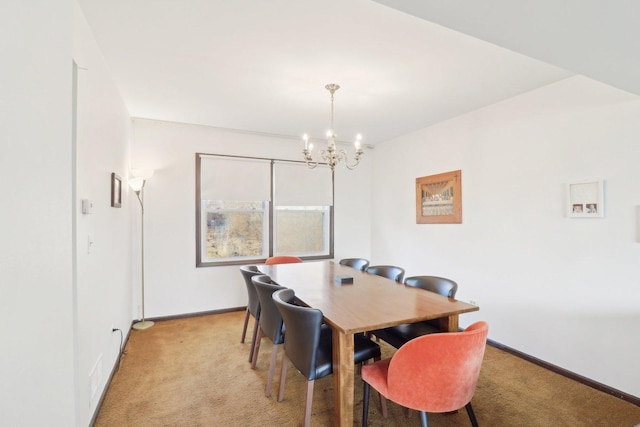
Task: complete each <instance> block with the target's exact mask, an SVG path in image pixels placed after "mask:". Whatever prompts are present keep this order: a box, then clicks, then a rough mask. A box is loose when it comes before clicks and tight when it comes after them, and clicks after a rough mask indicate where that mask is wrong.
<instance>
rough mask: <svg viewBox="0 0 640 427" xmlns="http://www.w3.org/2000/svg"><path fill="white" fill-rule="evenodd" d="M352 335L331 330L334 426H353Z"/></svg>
mask: <svg viewBox="0 0 640 427" xmlns="http://www.w3.org/2000/svg"><path fill="white" fill-rule="evenodd" d="M353 365H354V362H353V334H345V333H344V332H340V331H337V330H335V329H334V330H333V396H334V397H333V399H334V408H335V412H334V418H333V420H334V422H333V424H334V425H335V426H349V427H352V426H353V391H354V383H353V381H354V373H353V371H354V367H353Z"/></svg>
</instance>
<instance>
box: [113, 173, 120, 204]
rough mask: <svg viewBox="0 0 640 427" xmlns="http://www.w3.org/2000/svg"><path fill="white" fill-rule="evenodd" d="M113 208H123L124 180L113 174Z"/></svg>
mask: <svg viewBox="0 0 640 427" xmlns="http://www.w3.org/2000/svg"><path fill="white" fill-rule="evenodd" d="M111 207H112V208H119V207H122V178H120V177H119V176H118V175H116V174H115V173H111Z"/></svg>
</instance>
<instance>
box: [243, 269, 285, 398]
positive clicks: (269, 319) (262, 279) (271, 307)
mask: <svg viewBox="0 0 640 427" xmlns="http://www.w3.org/2000/svg"><path fill="white" fill-rule="evenodd" d="M251 281H252V282H253V285H254V286H255V287H256V292H257V293H258V299H259V300H260V320H259V323H260V328H258V334H257V336H256V340H255V344H254V346H253V360H252V361H251V367H252V368H255V367H256V363H257V361H258V353H259V351H260V341H261V340H262V336H266V337H267V338H269V339H270V340H271V342H273V351H272V352H271V363H270V364H269V374H268V375H267V385H266V387H265V390H264V395H265V396H267V397H269V396H271V385H272V384H273V374H274V372H275V370H276V360H277V358H278V350H279V349H280V347H281V346H282V344H283V343H284V323H283V322H282V316H281V315H280V311H279V310H278V308H277V307H276V305H275V303H274V302H273V298H271V295H272V294H273V293H274V292H275V291H278V290H280V289H286V288H285V287H283V286H280V285H278V284H277V283H274V282H273V281H272V280H271V278H269V276H267V275H260V276H253V277H252V278H251Z"/></svg>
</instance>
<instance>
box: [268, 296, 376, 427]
mask: <svg viewBox="0 0 640 427" xmlns="http://www.w3.org/2000/svg"><path fill="white" fill-rule="evenodd" d="M273 301H274V302H275V304H276V306H277V307H278V310H280V314H282V318H283V320H284V326H285V330H286V337H285V340H284V351H285V354H284V356H283V357H282V369H281V371H280V390H279V392H278V401H282V399H283V398H284V385H285V378H286V376H287V361H288V360H290V361H291V363H292V364H293V366H295V367H296V369H297V370H298V371H299V372H300V373H301V374H302V375H304V376H305V378H306V379H307V397H306V405H305V412H304V413H305V415H304V425H305V426H309V425H310V424H311V404H312V402H313V384H314V381H315V380H316V379H318V378H322V377H325V376H327V375H329V374H331V373H333V354H332V333H331V328H330V327H328V326H327V325H323V324H322V319H323V315H322V312H321V311H320V310H318V309H314V308H309V307H302V306H299V305H296V304H295V293H294V291H293V290H292V289H283V290H279V291H276V292H274V293H273ZM353 352H354V357H353V358H354V361H355V363H363V362H365V361H367V360H369V359H374V360H380V358H381V352H380V346H379V345H378V344H376V343H374V342H373V341H371V340H369V339H367V338H365V337H364V336H362V335H355V336H354V351H353Z"/></svg>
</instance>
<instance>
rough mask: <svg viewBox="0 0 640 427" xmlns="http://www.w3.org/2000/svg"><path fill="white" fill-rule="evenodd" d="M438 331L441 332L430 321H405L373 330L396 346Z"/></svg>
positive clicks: (377, 335)
mask: <svg viewBox="0 0 640 427" xmlns="http://www.w3.org/2000/svg"><path fill="white" fill-rule="evenodd" d="M437 332H440V329H439V328H438V327H437V326H436V325H434V324H433V323H430V321H425V322H416V323H405V324H403V325H397V326H391V327H390V328H384V329H378V330H375V331H371V333H372V334H373V335H375V336H376V337H378V338H380V339H381V340H383V341H385V342H387V343H389V344H390V345H392V346H394V347H395V348H400V347H402V346H403V345H404V344H405V343H407V342H409V341H411V340H412V339H414V338H417V337H419V336H422V335H428V334H433V333H437Z"/></svg>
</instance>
